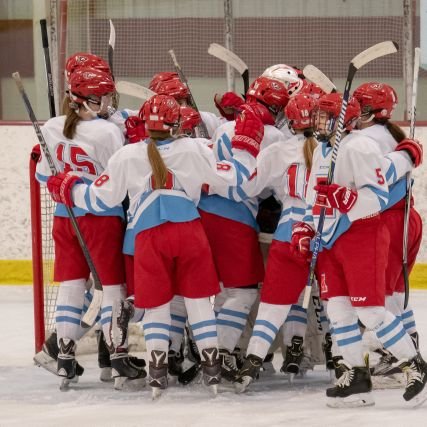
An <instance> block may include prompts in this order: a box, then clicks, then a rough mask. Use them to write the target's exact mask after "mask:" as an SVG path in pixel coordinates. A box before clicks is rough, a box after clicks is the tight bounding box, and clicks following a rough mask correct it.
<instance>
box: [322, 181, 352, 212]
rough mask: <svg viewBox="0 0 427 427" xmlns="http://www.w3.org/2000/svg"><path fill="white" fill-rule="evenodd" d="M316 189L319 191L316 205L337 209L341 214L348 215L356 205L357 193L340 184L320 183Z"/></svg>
mask: <svg viewBox="0 0 427 427" xmlns="http://www.w3.org/2000/svg"><path fill="white" fill-rule="evenodd" d="M314 189H315V190H316V191H317V197H316V202H315V204H316V205H317V206H321V207H325V208H331V207H332V208H335V209H338V210H339V211H340V212H341V213H343V214H345V213H347V212H348V211H349V210H350V209H351V208H352V207H353V206H354V204H355V203H356V200H357V191H356V190H352V189H351V188H349V187H343V186H340V185H338V184H329V185H328V184H326V183H319V184H317V185H316V186H315V187H314Z"/></svg>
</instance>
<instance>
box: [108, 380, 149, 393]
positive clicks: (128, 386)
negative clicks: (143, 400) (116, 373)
mask: <svg viewBox="0 0 427 427" xmlns="http://www.w3.org/2000/svg"><path fill="white" fill-rule="evenodd" d="M145 385H146V381H145V378H135V379H132V378H128V377H116V378H114V390H119V391H140V390H141V389H143V388H144V387H145Z"/></svg>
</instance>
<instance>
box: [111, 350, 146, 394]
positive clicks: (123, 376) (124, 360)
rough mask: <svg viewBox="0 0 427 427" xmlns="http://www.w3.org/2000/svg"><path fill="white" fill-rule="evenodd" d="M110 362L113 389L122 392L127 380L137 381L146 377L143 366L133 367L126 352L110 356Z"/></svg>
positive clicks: (116, 352) (117, 352)
mask: <svg viewBox="0 0 427 427" xmlns="http://www.w3.org/2000/svg"><path fill="white" fill-rule="evenodd" d="M110 360H111V375H112V377H113V379H114V388H115V389H116V390H122V389H123V386H124V384H125V383H126V382H127V380H139V379H143V378H145V377H146V376H147V372H146V371H145V369H144V366H145V361H144V363H143V365H144V366H141V367H140V366H135V364H134V363H132V362H131V360H130V357H129V355H128V353H127V350H123V349H122V350H121V351H117V350H116V351H115V352H114V353H113V354H111V356H110Z"/></svg>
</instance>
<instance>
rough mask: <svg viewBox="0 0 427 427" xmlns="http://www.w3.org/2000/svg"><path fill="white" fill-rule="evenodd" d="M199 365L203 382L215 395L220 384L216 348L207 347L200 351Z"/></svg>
mask: <svg viewBox="0 0 427 427" xmlns="http://www.w3.org/2000/svg"><path fill="white" fill-rule="evenodd" d="M201 365H202V372H203V382H204V383H205V385H207V386H212V391H213V392H214V394H216V393H217V388H218V387H217V386H218V384H219V383H220V382H221V361H220V358H219V353H218V349H217V348H216V347H209V348H205V349H203V350H202V362H201Z"/></svg>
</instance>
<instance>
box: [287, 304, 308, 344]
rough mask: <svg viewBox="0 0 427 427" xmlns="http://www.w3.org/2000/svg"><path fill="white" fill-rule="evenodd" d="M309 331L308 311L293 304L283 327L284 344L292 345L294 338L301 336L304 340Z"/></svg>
mask: <svg viewBox="0 0 427 427" xmlns="http://www.w3.org/2000/svg"><path fill="white" fill-rule="evenodd" d="M306 330H307V310H306V309H305V308H303V307H301V306H300V305H296V304H293V305H291V309H290V310H289V313H288V316H287V317H286V320H285V324H284V325H283V343H284V344H285V345H286V346H289V345H291V342H292V337H293V336H295V335H296V336H299V337H302V338H303V339H304V337H305V332H306Z"/></svg>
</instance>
